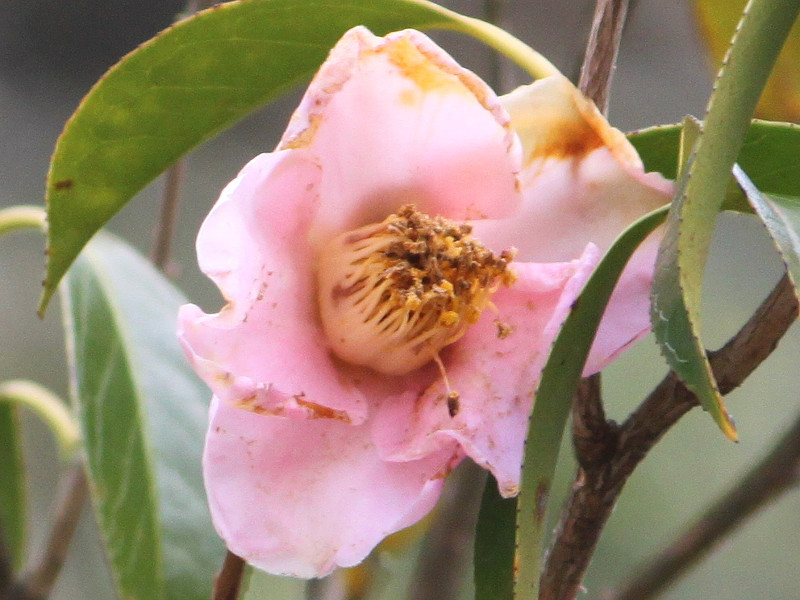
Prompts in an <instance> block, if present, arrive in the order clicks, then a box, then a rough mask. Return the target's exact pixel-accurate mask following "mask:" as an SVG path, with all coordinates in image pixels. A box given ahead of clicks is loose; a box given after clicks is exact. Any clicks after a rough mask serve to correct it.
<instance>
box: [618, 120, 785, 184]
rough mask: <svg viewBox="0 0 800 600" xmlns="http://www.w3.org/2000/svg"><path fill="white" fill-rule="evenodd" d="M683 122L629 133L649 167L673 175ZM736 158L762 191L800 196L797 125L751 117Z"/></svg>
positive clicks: (651, 169) (674, 177)
mask: <svg viewBox="0 0 800 600" xmlns="http://www.w3.org/2000/svg"><path fill="white" fill-rule="evenodd" d="M682 127H683V126H682V125H658V126H656V127H650V128H648V129H643V130H641V131H635V132H633V133H630V134H629V135H628V139H629V140H630V142H631V143H632V144H633V146H634V147H635V148H636V150H637V152H638V153H639V156H641V158H642V161H643V162H644V164H645V168H646V169H647V170H648V171H658V172H659V173H662V174H663V175H664V176H665V177H667V178H669V179H676V178H677V172H678V165H679V161H678V151H679V146H680V140H681V130H682ZM736 162H737V163H738V164H739V165H740V166H741V167H742V169H743V170H744V171H745V173H747V175H748V177H749V178H750V180H751V181H752V182H753V184H754V185H755V186H756V187H757V188H758V189H759V190H761V191H762V192H764V193H768V194H778V195H782V196H798V197H800V126H798V125H795V124H794V123H775V122H771V121H759V120H755V121H752V122H751V124H750V127H749V128H748V130H747V135H746V136H745V139H744V144H743V145H742V148H741V150H740V151H739V156H738V157H737V159H736Z"/></svg>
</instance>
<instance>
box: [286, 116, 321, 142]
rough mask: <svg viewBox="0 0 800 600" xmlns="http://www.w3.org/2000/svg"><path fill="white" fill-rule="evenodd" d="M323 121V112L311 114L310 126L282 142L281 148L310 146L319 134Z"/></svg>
mask: <svg viewBox="0 0 800 600" xmlns="http://www.w3.org/2000/svg"><path fill="white" fill-rule="evenodd" d="M321 121H322V115H321V114H312V115H309V117H308V127H306V128H305V129H303V131H301V132H300V133H298V134H297V135H296V136H294V137H293V138H292V139H290V140H287V141H286V142H284V143H283V144H281V146H280V148H281V150H293V149H295V148H305V147H306V146H310V145H311V142H313V141H314V136H315V135H316V134H317V130H318V129H319V126H320V123H321Z"/></svg>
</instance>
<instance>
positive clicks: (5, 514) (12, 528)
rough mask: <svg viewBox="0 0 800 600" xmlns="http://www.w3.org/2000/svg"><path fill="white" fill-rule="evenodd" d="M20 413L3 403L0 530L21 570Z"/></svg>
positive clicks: (0, 413)
mask: <svg viewBox="0 0 800 600" xmlns="http://www.w3.org/2000/svg"><path fill="white" fill-rule="evenodd" d="M19 432H20V428H19V411H18V409H17V407H16V406H15V405H14V404H12V403H6V402H0V440H2V444H0V531H2V533H3V540H2V543H3V544H5V546H6V549H7V551H8V552H9V553H10V555H11V562H12V566H13V567H14V568H15V569H19V568H20V567H21V566H22V559H23V558H24V556H25V539H26V536H25V533H26V531H25V513H26V510H25V507H26V506H27V503H26V497H25V496H26V494H25V489H26V488H25V486H26V481H25V469H24V465H23V462H22V446H21V442H22V439H21V437H20V435H19Z"/></svg>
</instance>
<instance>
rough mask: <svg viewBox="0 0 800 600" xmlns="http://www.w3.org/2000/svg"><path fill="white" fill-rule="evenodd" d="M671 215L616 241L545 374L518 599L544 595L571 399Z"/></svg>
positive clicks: (527, 464)
mask: <svg viewBox="0 0 800 600" xmlns="http://www.w3.org/2000/svg"><path fill="white" fill-rule="evenodd" d="M666 213H667V207H663V208H660V209H658V210H656V211H653V212H651V213H649V214H647V215H645V216H643V217H642V218H640V219H639V220H638V221H636V222H635V223H633V224H632V225H631V226H630V227H628V228H627V229H626V230H625V231H624V232H623V233H622V234H621V235H620V236H619V237H618V238H617V240H616V241H615V242H614V244H613V245H612V247H611V248H610V249H609V250H608V252H607V253H606V255H605V256H604V257H603V259H602V260H601V261H600V264H599V265H598V266H597V268H596V269H595V271H594V273H593V274H592V276H591V278H590V279H589V281H588V282H587V283H586V286H585V287H584V289H583V292H581V295H580V298H579V299H578V301H577V302H576V303H575V304H574V305H573V308H572V311H571V312H570V314H569V316H568V317H567V319H566V321H565V322H564V325H563V326H562V327H561V331H560V332H559V334H558V337H557V338H556V340H555V342H554V344H553V348H552V350H551V352H550V356H549V357H548V359H547V364H546V365H545V368H544V371H543V372H542V378H541V381H540V382H539V389H538V390H537V391H536V402H535V403H534V405H533V412H532V413H531V418H530V424H529V429H528V437H527V438H526V440H525V456H524V459H523V468H522V481H521V483H520V494H519V498H518V499H517V533H516V536H517V537H516V546H517V550H516V551H517V556H516V560H515V564H516V565H518V571H517V580H516V581H515V583H514V597H515V598H517V599H519V600H523V599H525V600H527V599H529V598H538V597H539V596H538V589H539V573H540V570H541V568H540V565H541V559H542V555H543V550H544V541H545V535H546V532H545V529H544V527H545V522H546V516H547V515H546V508H547V499H548V496H549V494H550V490H551V488H552V482H553V475H554V474H555V469H556V462H557V460H558V452H559V449H560V448H561V438H562V436H563V433H564V427H565V425H566V423H567V417H568V416H569V412H570V407H571V406H572V399H573V398H574V396H575V392H576V391H577V389H578V384H579V383H580V378H581V373H582V372H583V367H584V364H585V363H586V357H587V356H588V355H589V350H590V349H591V346H592V342H593V341H594V336H595V332H596V331H597V327H598V325H599V324H600V319H601V318H602V316H603V312H604V311H605V307H606V305H607V304H608V300H609V298H610V297H611V292H612V291H613V290H614V286H615V285H616V283H617V280H618V279H619V276H620V274H621V273H622V270H623V268H624V267H625V264H626V263H627V262H628V259H629V258H630V256H631V255H632V254H633V252H634V251H635V250H636V248H637V247H638V246H639V244H641V242H642V241H643V240H644V239H645V238H646V237H647V236H648V235H649V234H650V233H651V232H652V231H653V230H654V229H655V228H656V227H658V226H659V225H660V224H661V223H662V222H663V221H664V218H665V216H666Z"/></svg>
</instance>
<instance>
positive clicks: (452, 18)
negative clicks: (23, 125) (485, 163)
mask: <svg viewBox="0 0 800 600" xmlns="http://www.w3.org/2000/svg"><path fill="white" fill-rule="evenodd" d="M355 25H365V26H367V27H369V28H370V29H372V30H373V31H374V32H375V33H376V34H384V33H387V32H389V31H394V30H398V29H403V28H407V27H413V28H417V29H431V28H439V29H451V30H456V31H462V32H465V33H469V34H471V35H474V36H476V37H478V38H480V39H483V40H484V41H487V43H494V44H495V45H496V47H498V48H499V49H501V50H502V51H504V52H506V53H507V54H509V56H511V57H512V58H514V59H515V60H517V61H518V62H526V63H527V64H529V65H531V66H532V68H537V67H538V68H540V70H543V71H547V70H548V68H549V67H550V66H549V63H547V62H546V61H544V59H542V58H541V57H539V56H538V55H537V54H536V53H534V52H533V51H531V50H530V48H528V47H527V46H525V45H524V44H522V43H521V42H519V41H518V40H516V39H515V38H513V37H512V36H510V35H509V34H507V33H505V32H503V31H502V30H499V29H497V28H494V27H493V26H491V25H489V24H487V23H483V22H481V21H478V20H476V19H470V18H467V17H463V16H461V15H458V14H456V13H454V12H452V11H448V10H446V9H443V8H441V7H439V6H437V5H435V4H431V3H428V2H424V1H422V0H341V1H337V2H335V3H331V2H329V1H327V0H243V1H239V2H229V3H226V4H220V5H217V6H215V7H214V8H211V9H209V10H207V11H203V12H201V13H199V14H197V15H195V16H194V17H191V18H189V19H186V20H184V21H182V22H180V23H178V24H176V25H175V26H173V27H171V28H169V29H167V30H166V31H164V32H163V33H162V34H160V35H159V36H157V37H155V38H154V39H152V40H150V41H149V42H147V43H146V44H143V45H142V46H140V47H139V48H138V49H137V50H135V51H134V52H132V53H130V54H129V55H128V56H126V57H125V58H124V59H122V61H120V62H119V63H118V64H117V65H116V66H114V67H113V68H112V69H111V70H110V71H109V72H108V73H107V74H106V75H105V76H104V77H103V78H102V79H101V80H100V81H99V82H98V83H97V84H96V85H95V86H94V88H93V89H92V90H91V92H89V94H88V95H87V96H86V98H84V100H83V102H82V103H81V105H80V106H79V107H78V109H77V110H76V111H75V114H74V115H73V116H72V118H71V119H70V120H69V122H68V123H67V125H66V127H65V128H64V131H63V133H62V134H61V137H60V138H59V140H58V143H57V144H56V149H55V153H54V155H53V160H52V162H51V166H50V173H49V175H48V185H47V209H48V221H49V224H50V234H49V240H48V261H47V275H46V279H45V289H44V295H43V297H42V302H41V305H40V311H43V310H44V308H45V307H46V305H47V303H48V301H49V299H50V296H51V295H52V294H53V292H54V290H55V287H56V285H57V284H58V282H59V280H60V279H61V277H62V276H63V275H64V273H65V272H66V270H67V268H68V267H69V265H70V264H71V263H72V261H73V260H74V259H75V257H76V256H77V254H78V253H79V252H80V250H81V248H82V247H83V246H84V244H86V242H87V241H88V240H89V238H91V236H92V235H94V233H95V232H97V231H98V230H99V229H100V228H101V227H102V226H103V225H104V224H105V223H106V222H108V220H109V219H110V218H111V217H112V216H113V215H114V214H116V212H117V211H119V210H120V209H121V208H122V207H123V206H124V205H125V203H126V202H128V200H130V199H131V198H132V197H133V196H134V195H135V194H136V193H137V192H138V191H139V190H141V189H142V188H143V187H144V186H145V185H146V184H147V183H149V182H150V181H152V180H153V179H154V178H155V177H156V176H158V175H159V174H160V173H162V172H163V171H164V170H166V169H167V168H168V167H169V166H170V165H171V164H172V163H174V162H175V161H176V160H177V159H178V158H180V157H181V156H183V155H184V154H186V153H187V152H188V151H189V150H191V149H192V148H193V147H195V146H196V145H197V144H199V143H200V142H202V141H204V140H207V139H208V138H210V137H212V136H213V135H215V134H216V133H218V132H220V131H221V130H223V129H225V128H226V127H228V126H230V125H232V124H233V123H234V122H235V121H237V120H239V119H241V118H242V117H244V116H246V115H247V114H249V113H251V112H252V111H254V110H256V109H257V108H259V107H261V106H264V105H265V104H267V103H268V102H270V101H272V100H274V99H275V98H277V97H278V96H279V95H280V94H282V93H284V92H286V91H287V90H289V89H291V88H292V87H293V86H295V85H297V84H299V83H300V82H302V81H304V80H306V79H308V78H310V77H311V75H312V74H313V73H314V71H316V69H317V68H318V67H319V65H320V64H321V63H322V61H323V60H324V59H325V57H326V56H327V54H328V51H329V50H330V49H331V48H332V47H333V45H334V43H335V42H336V41H337V40H338V39H339V37H341V35H342V34H343V33H344V32H345V31H347V30H348V29H350V28H351V27H353V26H355ZM542 63H544V64H542Z"/></svg>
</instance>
